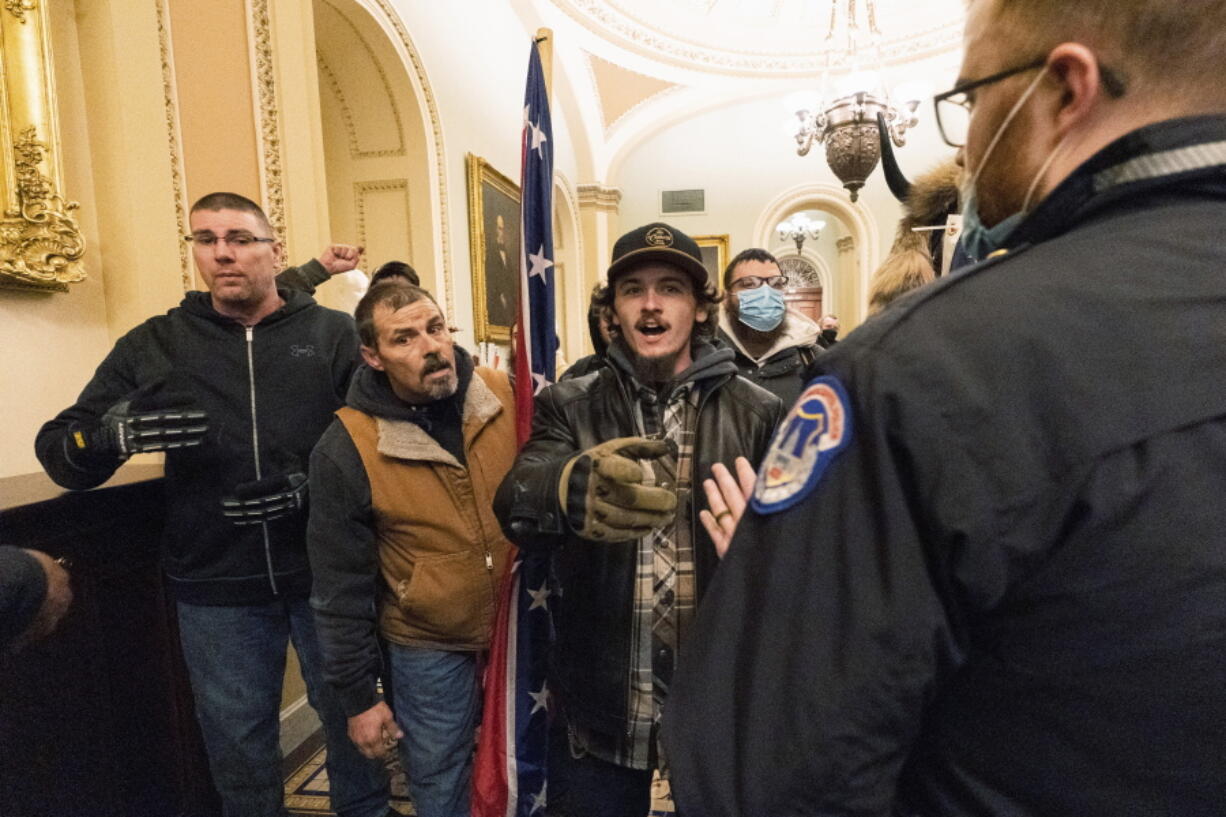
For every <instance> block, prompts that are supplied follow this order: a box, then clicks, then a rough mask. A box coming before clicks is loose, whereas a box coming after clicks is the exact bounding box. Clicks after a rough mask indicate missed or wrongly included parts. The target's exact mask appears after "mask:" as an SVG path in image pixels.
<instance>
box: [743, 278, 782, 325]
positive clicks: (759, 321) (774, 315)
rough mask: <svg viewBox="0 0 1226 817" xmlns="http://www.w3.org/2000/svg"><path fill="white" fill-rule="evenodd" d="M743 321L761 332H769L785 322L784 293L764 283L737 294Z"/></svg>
mask: <svg viewBox="0 0 1226 817" xmlns="http://www.w3.org/2000/svg"><path fill="white" fill-rule="evenodd" d="M736 297H737V301H738V302H739V308H738V312H739V313H740V320H741V323H743V324H745V325H746V326H748V327H749V328H750V329H757V330H758V331H759V332H769V331H771V330H772V329H774V328H775V327H777V326H778V325H779V324H781V323H783V315H784V313H785V312H787V306H786V305H785V303H784V300H783V293H782V292H780V291H779V290H777V289H775V288H774V287H771V286H767V285H766V284H762V285H761V286H759V287H757V288H756V289H747V290H744V291H742V292H740V293H739V294H738V295H737V296H736Z"/></svg>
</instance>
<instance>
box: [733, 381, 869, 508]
mask: <svg viewBox="0 0 1226 817" xmlns="http://www.w3.org/2000/svg"><path fill="white" fill-rule="evenodd" d="M850 442H851V409H850V406H849V403H848V400H847V392H846V391H844V390H843V384H842V383H840V382H839V381H838V378H835V377H829V376H827V377H819V378H817V379H816V380H814V381H813V382H811V383H809V385H808V386H806V387H805V390H804V392H802V393H801V395H800V399H798V400H797V401H796V404H795V405H794V406H792V410H791V411H789V412H788V416H787V417H785V418H784V419H783V422H782V423H780V425H779V430H778V431H776V432H775V439H774V440H773V441H772V442H771V447H770V451H768V452H767V454H766V458H765V459H763V460H762V467H761V468H760V469H759V470H758V482H757V485H756V486H755V488H754V492H753V502H752V503H751V504H752V505H753V508H754V510H755V511H757V512H758V513H764V514H765V513H775V512H776V511H782V510H784V509H786V508H790V507H792V506H793V505H795V504H796V503H797V502H799V501H800V500H802V499H804V498H805V497H806V496H808V495H809V492H810V491H812V490H813V486H815V485H817V482H818V480H820V479H821V477H822V473H823V472H824V471H825V470H826V467H827V466H828V465H830V462H831V461H832V460H833V459H834V458H835V457H836V456H837V455H838V453H839V452H840V451H842V450H843V449H844V448H846V447H847V445H848V443H850Z"/></svg>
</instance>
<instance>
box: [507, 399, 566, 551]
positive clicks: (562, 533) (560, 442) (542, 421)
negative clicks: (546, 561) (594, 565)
mask: <svg viewBox="0 0 1226 817" xmlns="http://www.w3.org/2000/svg"><path fill="white" fill-rule="evenodd" d="M580 453H581V452H580V451H579V447H578V442H577V440H576V439H575V436H574V434H573V433H572V431H571V429H570V426H569V424H568V422H567V418H566V414H565V411H564V408H563V407H562V406H561V405H559V404H558V401H557V399H556V392H555V389H554V388H553V387H550V388H547V389H545V390H544V391H542V392H541V393H540V394H539V395H537V398H536V406H535V410H534V411H533V414H532V436H531V437H530V438H529V439H528V442H527V443H525V444H524V447H523V448H522V449H521V450H520V452H519V456H517V457H516V458H515V464H514V465H513V466H512V467H511V470H510V472H508V473H507V475H506V477H505V478H504V479H503V480H502V484H501V485H499V486H498V493H497V494H496V495H495V497H494V513H495V515H497V517H498V521H499V523H500V524H501V525H502V530H503V533H505V534H506V537H507V538H508V539H510V540H511V541H512V542H514V543H515V544H517V545H519V546H520V547H522V548H524V549H525V550H534V549H536V550H540V549H548V548H552V547H557V546H559V545H561V544H562V542H563V541H565V539H566V538H567V536H568V535H569V533H570V531H569V528H568V526H567V523H566V514H565V512H564V510H563V508H562V506H561V500H560V491H559V490H558V480H560V479H561V478H562V470H563V468H565V466H566V463H567V462H568V461H569V460H570V459H571V458H573V457H575V456H577V455H578V454H580Z"/></svg>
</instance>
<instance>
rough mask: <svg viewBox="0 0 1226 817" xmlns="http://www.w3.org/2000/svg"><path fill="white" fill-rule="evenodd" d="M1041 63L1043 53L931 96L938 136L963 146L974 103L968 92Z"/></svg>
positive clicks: (1039, 65)
mask: <svg viewBox="0 0 1226 817" xmlns="http://www.w3.org/2000/svg"><path fill="white" fill-rule="evenodd" d="M1045 65H1047V57H1045V56H1044V57H1040V58H1039V59H1037V60H1034V61H1032V62H1028V63H1026V64H1025V65H1019V66H1017V67H1016V68H1007V69H1005V70H1004V71H998V72H997V73H995V74H992V75H991V76H987V77H984V78H983V79H973V80H970V81H969V82H963V83H961V84H959V85H955V86H954V87H953V88H951V89H950V90H948V91H946V92H945V93H943V94H937V95H936V96H934V97H933V98H932V104H933V107H935V108H936V114H937V129H938V130H940V131H941V138H942V139H944V140H945V144H947V145H949V146H950V147H955V148H960V147H963V146H964V145H965V144H966V134H967V131H968V130H969V129H970V123H971V109H972V108H973V107H974V105H975V98H974V97H973V96H971V95H970V93H969V92H970V91H973V90H975V89H976V88H982V87H983V86H985V85H993V84H995V83H997V82H1000V81H1001V80H1006V79H1008V78H1009V77H1012V76H1017V75H1018V74H1021V73H1024V72H1026V71H1034V70H1035V69H1037V68H1042V67H1043V66H1045Z"/></svg>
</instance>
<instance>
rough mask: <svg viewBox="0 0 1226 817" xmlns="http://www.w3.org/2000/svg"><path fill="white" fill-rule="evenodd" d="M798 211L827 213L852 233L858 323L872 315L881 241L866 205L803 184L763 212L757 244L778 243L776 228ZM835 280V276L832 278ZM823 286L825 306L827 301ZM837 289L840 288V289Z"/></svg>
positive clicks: (832, 189) (836, 190) (837, 190)
mask: <svg viewBox="0 0 1226 817" xmlns="http://www.w3.org/2000/svg"><path fill="white" fill-rule="evenodd" d="M797 210H825V211H826V212H828V213H833V214H834V215H836V216H838V217H839V219H840V220H842V222H843V224H845V225H846V226H847V228H848V229H849V230H850V231H851V236H852V239H853V240H854V241H855V253H856V269H857V278H858V282H857V283H858V285H859V286H858V289H859V296H860V297H859V299H858V303H857V304H856V307H857V310H858V312H859V314H858V315H857V316H856V320H861V319H863V317H864V315H865V314H866V313H867V311H868V283H869V278H870V277H871V276H872V274H873V270H875V269H876V268H877V246H878V241H879V236H878V231H877V222H876V220H875V219H874V218H873V215H872V213H870V212H869V210H868V208H867V207H865V206H864V202H862V201H858V202H854V203H853V202H851V201H850V200H849V199H848V197H847V192H846V191H845V190H843V188H841V187H836V186H834V185H832V184H821V183H815V184H799V185H797V186H795V187H792V188H790V189H788V190H785V191H783V192H782V193H780V194H779V195H778V196H776V197H775V198H774V199H773V200H772V201H771V202H770V203H768V204H767V205H766V207H765V208H764V209H763V210H762V214H761V215H760V216H759V217H758V221H757V223H756V224H755V225H754V230H753V236H754V242H755V244H756V245H757V246H759V247H769V246H771V244H772V243H774V235H775V227H776V225H778V224H779V222H780V221H783V219H784V218H785V217H786V216H787V215H788V214H789V213H793V212H795V211H797ZM831 277H833V276H831ZM824 286H825V282H823V302H825V301H827V299H826V297H825V294H824V292H825V290H824ZM836 288H837V285H836ZM837 297H838V292H836V291H834V290H833V289H832V290H831V292H830V298H829V299H828V300H829V303H831V304H833V303H834V302H835V298H837Z"/></svg>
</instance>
